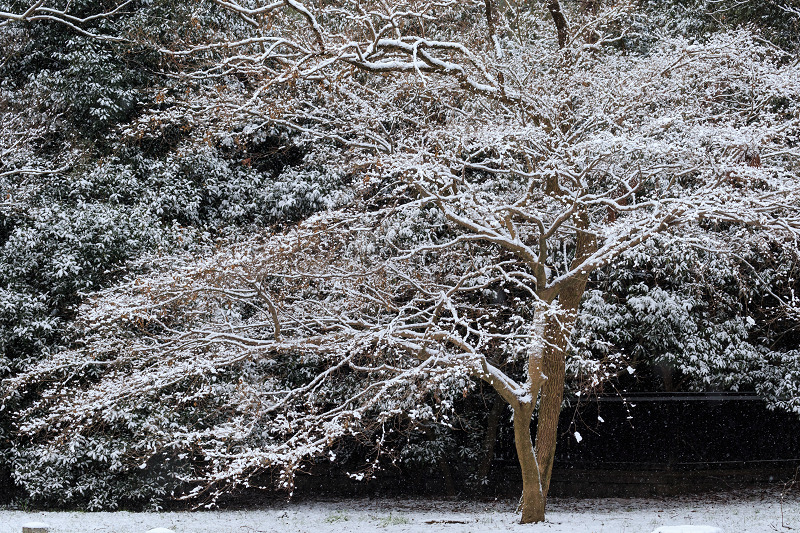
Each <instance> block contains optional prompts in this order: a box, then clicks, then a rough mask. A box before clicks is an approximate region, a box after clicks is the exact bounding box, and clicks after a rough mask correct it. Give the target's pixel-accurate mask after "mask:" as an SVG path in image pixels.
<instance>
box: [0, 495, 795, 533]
mask: <svg viewBox="0 0 800 533" xmlns="http://www.w3.org/2000/svg"><path fill="white" fill-rule="evenodd" d="M788 496H789V497H787V498H785V501H784V503H783V523H781V506H780V494H779V493H778V492H774V491H766V492H765V491H749V492H735V493H722V494H710V495H709V494H706V495H702V496H695V497H680V498H668V499H660V498H641V499H585V500H583V499H582V500H578V499H563V498H561V499H556V498H553V499H552V501H551V503H550V504H549V508H548V510H549V514H548V521H547V522H546V523H544V524H538V525H528V526H523V525H520V524H518V523H517V520H518V517H517V514H516V513H515V512H514V504H513V503H512V502H510V501H495V502H489V503H486V502H450V501H431V500H408V499H405V500H392V499H380V500H366V499H364V500H358V499H356V500H340V501H327V500H326V501H303V502H297V503H293V502H290V503H282V504H276V505H273V506H271V507H269V508H265V509H260V510H250V511H206V512H168V513H127V512H118V513H76V512H66V513H62V512H25V511H10V510H0V533H21V532H22V524H24V523H26V522H31V521H41V522H46V523H48V524H49V525H50V526H51V529H50V531H51V533H92V532H113V533H145V532H146V531H147V530H149V529H151V528H156V527H166V528H169V529H172V530H173V531H175V533H212V532H213V533H229V532H230V533H233V532H236V533H262V532H263V533H268V532H280V533H284V532H285V533H294V532H298V533H300V532H303V533H306V532H307V533H333V532H349V531H352V532H361V531H366V532H377V533H379V532H382V531H386V532H393V531H398V532H399V531H405V532H445V533H466V532H474V533H483V532H493V531H498V532H499V531H515V532H523V531H525V532H533V533H538V532H547V533H562V532H563V533H593V532H597V533H601V532H602V533H623V532H624V533H651V532H652V531H654V530H656V529H658V528H663V529H662V531H665V532H667V531H685V532H686V533H690V532H693V531H697V532H699V531H702V530H703V528H700V527H697V526H701V525H704V526H713V527H716V528H719V529H721V530H722V531H723V532H724V533H745V532H747V533H768V532H772V531H779V532H785V533H792V532H797V531H800V501H798V500H799V499H798V497H797V491H794V492H792V493H790V494H789V495H788ZM682 525H689V526H695V527H690V528H674V527H667V526H682ZM712 530H713V529H707V531H712Z"/></svg>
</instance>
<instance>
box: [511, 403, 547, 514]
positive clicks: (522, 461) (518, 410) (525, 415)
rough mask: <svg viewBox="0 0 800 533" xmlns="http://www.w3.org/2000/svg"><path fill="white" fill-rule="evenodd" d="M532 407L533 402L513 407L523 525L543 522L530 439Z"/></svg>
mask: <svg viewBox="0 0 800 533" xmlns="http://www.w3.org/2000/svg"><path fill="white" fill-rule="evenodd" d="M533 405H534V404H533V402H528V403H523V404H520V405H518V406H515V407H514V444H515V445H516V448H517V458H518V459H519V466H520V468H521V469H522V500H521V507H522V519H521V523H523V524H531V523H534V522H543V521H544V504H545V492H544V489H543V486H542V483H541V476H540V474H539V463H538V461H537V460H536V452H535V451H534V449H533V440H532V439H531V417H532V416H533Z"/></svg>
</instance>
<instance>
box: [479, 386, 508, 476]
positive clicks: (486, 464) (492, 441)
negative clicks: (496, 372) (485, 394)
mask: <svg viewBox="0 0 800 533" xmlns="http://www.w3.org/2000/svg"><path fill="white" fill-rule="evenodd" d="M505 406H506V403H505V402H504V401H503V398H501V397H500V396H499V395H497V394H495V396H494V402H493V403H492V409H491V411H489V417H488V420H487V421H486V435H485V437H484V439H483V448H482V450H481V452H482V455H483V457H482V458H481V464H480V466H478V474H477V478H478V483H479V485H480V486H483V485H486V484H488V479H489V472H491V471H492V460H493V459H494V448H495V445H496V444H497V428H498V426H499V425H500V416H501V415H502V414H503V409H504V408H505Z"/></svg>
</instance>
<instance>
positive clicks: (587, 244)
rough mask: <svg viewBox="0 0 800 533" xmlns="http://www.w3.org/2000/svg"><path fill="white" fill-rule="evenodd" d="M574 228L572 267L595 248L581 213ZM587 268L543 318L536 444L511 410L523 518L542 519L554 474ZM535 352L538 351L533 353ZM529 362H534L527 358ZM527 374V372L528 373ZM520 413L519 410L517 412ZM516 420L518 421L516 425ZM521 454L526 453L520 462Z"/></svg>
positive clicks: (562, 292) (585, 220) (593, 240)
mask: <svg viewBox="0 0 800 533" xmlns="http://www.w3.org/2000/svg"><path fill="white" fill-rule="evenodd" d="M576 222H577V224H576V225H577V226H578V228H579V229H578V231H577V234H576V237H577V238H576V250H575V259H574V260H573V262H572V265H571V268H572V269H577V268H579V267H580V266H581V265H582V264H583V262H584V261H585V259H586V258H587V257H589V256H590V255H591V254H592V253H594V251H595V250H596V249H597V239H596V237H595V235H593V234H591V233H589V232H587V231H585V228H588V227H589V218H588V215H587V214H586V213H581V214H579V215H578V216H577V217H576ZM588 279H589V271H588V270H587V271H583V272H580V273H579V274H577V275H575V276H574V277H573V278H571V279H570V281H569V282H568V283H566V284H565V285H564V286H563V287H562V288H561V290H560V292H559V294H558V303H559V305H560V308H561V312H560V313H559V314H558V315H557V316H551V317H549V318H548V319H547V323H546V324H545V328H544V339H543V340H544V349H543V350H542V353H541V359H540V361H537V362H536V366H538V365H539V364H541V373H542V374H544V376H545V377H546V381H544V383H542V384H541V398H540V400H539V410H538V421H537V426H536V445H535V446H534V447H533V449H531V450H530V451H528V449H529V446H528V445H527V443H528V442H530V439H531V436H530V416H531V415H532V414H533V412H532V409H533V406H531V414H530V415H529V416H528V419H527V427H528V429H527V431H526V430H523V429H522V421H521V420H520V422H519V424H518V423H517V409H516V407H515V410H514V437H515V439H516V442H517V454H518V455H519V458H520V466H521V467H522V487H523V489H522V523H523V524H526V523H530V522H542V521H544V508H545V505H546V504H547V492H548V491H549V490H550V479H551V476H552V474H553V460H554V459H555V454H556V439H557V437H558V418H559V415H560V414H561V402H562V401H563V399H564V378H565V369H566V356H567V344H568V342H569V338H570V336H571V335H572V331H573V328H574V326H575V320H576V319H577V316H578V307H579V306H580V303H581V298H583V293H584V292H585V291H586V282H587V281H588ZM537 357H538V356H537ZM529 365H530V366H529V368H532V367H533V365H532V364H530V363H529ZM529 373H530V371H529ZM531 375H532V374H531ZM538 392H539V387H536V388H535V389H534V394H533V399H534V402H535V400H536V396H537V394H538ZM521 414H522V413H521ZM518 425H519V427H518ZM523 455H526V457H527V456H529V457H528V459H526V460H525V461H526V462H525V464H523ZM531 459H532V460H533V462H534V463H535V466H536V472H535V473H534V472H532V471H531V469H530V468H526V464H528V463H530V461H531ZM533 485H538V486H539V487H540V490H538V491H533V490H530V489H529V487H531V486H533Z"/></svg>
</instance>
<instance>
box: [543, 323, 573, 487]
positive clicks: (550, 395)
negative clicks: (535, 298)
mask: <svg viewBox="0 0 800 533" xmlns="http://www.w3.org/2000/svg"><path fill="white" fill-rule="evenodd" d="M559 318H560V321H561V324H559V323H558V322H559V321H558V320H556V318H551V319H549V320H548V322H547V326H546V328H545V342H546V343H547V346H546V348H545V350H544V358H543V364H542V372H543V373H544V375H545V376H547V381H545V382H544V385H543V386H542V396H541V399H540V401H539V413H538V415H539V416H538V418H539V419H538V422H537V425H536V455H537V457H538V458H539V461H540V469H541V480H542V490H543V491H544V495H545V499H546V496H547V491H548V490H549V489H550V477H551V475H552V473H553V460H554V459H555V455H556V439H557V438H558V418H559V415H560V414H561V402H562V401H563V398H564V375H565V368H566V357H565V355H566V354H565V350H566V347H567V341H568V340H569V336H570V334H571V333H572V327H571V326H572V322H571V323H569V324H565V323H564V322H565V321H567V320H569V318H568V317H564V316H562V317H559ZM572 321H573V322H574V318H573V319H572ZM567 328H568V329H567Z"/></svg>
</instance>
